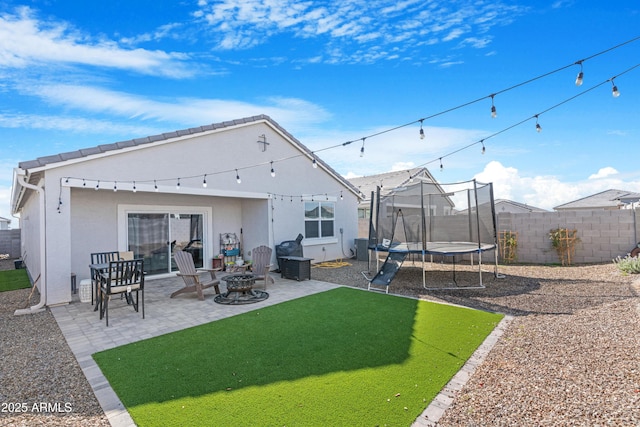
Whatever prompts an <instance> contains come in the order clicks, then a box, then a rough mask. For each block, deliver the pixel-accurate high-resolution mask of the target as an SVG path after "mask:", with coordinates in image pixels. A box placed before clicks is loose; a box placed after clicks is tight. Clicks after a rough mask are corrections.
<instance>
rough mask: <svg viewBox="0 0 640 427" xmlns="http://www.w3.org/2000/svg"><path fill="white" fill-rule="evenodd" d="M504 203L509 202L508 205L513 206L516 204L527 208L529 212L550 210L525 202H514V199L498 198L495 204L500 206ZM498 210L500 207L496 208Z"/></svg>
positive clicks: (521, 207)
mask: <svg viewBox="0 0 640 427" xmlns="http://www.w3.org/2000/svg"><path fill="white" fill-rule="evenodd" d="M502 203H504V204H507V205H512V206H515V207H517V208H520V209H525V210H528V211H529V212H548V211H547V210H545V209H541V208H536V207H535V206H530V205H527V204H525V203H520V202H514V201H513V200H508V199H496V200H495V201H494V205H495V206H498V205H500V204H502ZM496 210H498V209H496Z"/></svg>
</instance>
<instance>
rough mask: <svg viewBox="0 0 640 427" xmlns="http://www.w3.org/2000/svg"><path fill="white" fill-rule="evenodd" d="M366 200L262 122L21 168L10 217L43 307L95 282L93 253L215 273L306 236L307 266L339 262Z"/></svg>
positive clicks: (161, 270)
mask: <svg viewBox="0 0 640 427" xmlns="http://www.w3.org/2000/svg"><path fill="white" fill-rule="evenodd" d="M359 200H360V195H359V192H358V190H357V189H356V188H355V187H353V186H352V185H351V184H350V183H349V182H348V181H346V180H345V179H344V178H342V177H341V176H340V175H339V174H338V173H337V172H336V171H335V170H333V169H332V168H331V167H330V166H329V165H327V164H326V163H325V162H323V161H322V160H321V159H320V158H318V157H317V156H316V155H315V154H314V153H313V152H312V151H310V150H309V149H308V148H307V147H305V146H304V145H303V144H302V143H301V142H300V141H298V140H297V139H296V138H295V137H293V136H292V135H291V134H290V133H288V132H287V131H286V130H285V129H283V128H282V127H281V126H280V125H279V124H278V123H276V122H275V121H274V120H272V119H271V118H270V117H268V116H265V115H260V116H254V117H248V118H244V119H239V120H234V121H229V122H224V123H216V124H212V125H207V126H202V127H197V128H191V129H184V130H179V131H175V132H169V133H164V134H160V135H153V136H149V137H146V138H139V139H132V140H128V141H123V142H118V143H114V144H107V145H100V146H97V147H92V148H88V149H82V150H77V151H73V152H68V153H62V154H57V155H52V156H47V157H41V158H38V159H35V160H31V161H25V162H21V163H19V165H18V167H17V168H16V169H15V173H14V181H13V188H12V195H11V208H12V211H13V213H14V214H19V216H20V226H21V230H22V235H21V241H22V253H24V254H26V257H25V258H26V259H25V263H26V267H27V268H28V271H29V274H30V275H31V277H34V278H35V277H38V276H40V280H39V282H38V285H39V287H40V290H41V294H42V295H43V296H42V301H41V302H40V304H38V306H34V307H32V309H34V310H35V309H36V307H37V308H38V309H39V308H41V307H42V306H43V305H45V304H46V305H55V304H64V303H68V302H70V301H71V292H70V277H71V274H72V273H75V274H76V279H77V280H78V281H80V280H82V279H83V278H89V274H90V273H89V267H88V265H89V263H90V254H91V253H92V252H103V251H112V250H118V251H133V252H134V254H135V256H136V257H142V258H144V260H145V270H146V272H147V274H148V278H149V279H152V278H153V277H166V276H168V275H171V274H173V273H172V272H174V271H176V267H175V263H174V262H172V256H171V255H172V253H173V251H175V250H177V249H185V250H189V251H191V252H192V253H193V254H194V255H196V256H195V257H194V258H195V259H196V260H197V263H198V264H201V265H206V266H209V265H211V263H212V259H213V258H214V257H216V256H217V255H218V254H220V253H226V252H225V250H226V249H227V246H228V245H235V246H234V247H236V248H237V247H238V246H239V249H240V250H241V251H242V252H240V253H239V254H238V255H242V256H244V257H245V258H246V259H251V255H250V250H251V248H254V247H257V246H259V245H262V244H266V245H268V246H270V247H271V248H274V247H275V246H276V245H277V244H279V243H281V242H282V241H286V240H294V239H296V237H297V236H298V234H302V235H303V237H304V239H303V241H302V244H303V251H304V255H305V257H308V258H314V259H316V260H324V259H327V260H331V259H337V258H341V257H342V254H343V252H349V247H346V248H343V247H342V245H343V242H344V244H345V245H347V244H348V243H347V242H352V241H353V239H354V238H355V237H356V235H357V210H356V206H357V205H358V202H359ZM275 252H276V251H274V258H273V261H275ZM274 264H277V263H276V262H274Z"/></svg>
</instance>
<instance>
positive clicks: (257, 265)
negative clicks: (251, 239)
mask: <svg viewBox="0 0 640 427" xmlns="http://www.w3.org/2000/svg"><path fill="white" fill-rule="evenodd" d="M272 253H273V250H272V249H271V248H270V247H269V246H265V245H261V246H258V247H257V248H255V249H253V250H252V251H251V270H252V271H253V274H254V275H255V276H256V283H258V281H261V282H262V284H263V285H264V289H265V290H266V289H267V283H271V284H273V283H274V280H273V277H271V276H270V275H269V271H270V270H271V266H272V264H271V254H272Z"/></svg>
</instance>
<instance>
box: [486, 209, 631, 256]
mask: <svg viewBox="0 0 640 427" xmlns="http://www.w3.org/2000/svg"><path fill="white" fill-rule="evenodd" d="M497 219H498V221H497V224H498V232H500V231H512V232H517V233H518V251H517V254H518V259H517V261H518V262H523V263H534V264H552V263H558V262H559V258H558V254H557V253H556V251H555V249H554V248H553V246H552V245H551V240H550V239H549V232H550V231H551V230H552V229H556V228H568V229H570V230H573V229H575V230H577V232H578V237H579V238H580V241H579V242H578V243H577V245H576V251H575V255H574V257H573V258H572V264H573V263H575V264H583V263H601V262H611V260H612V259H614V258H616V257H617V256H625V255H626V254H627V253H629V252H630V251H631V249H633V247H634V246H635V245H636V243H638V239H640V209H635V210H630V209H626V210H589V211H564V212H563V211H560V212H532V213H499V214H498V218H497Z"/></svg>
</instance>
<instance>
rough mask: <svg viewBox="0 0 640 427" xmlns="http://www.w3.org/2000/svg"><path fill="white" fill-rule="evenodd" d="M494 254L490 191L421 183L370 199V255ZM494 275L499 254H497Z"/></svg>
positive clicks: (461, 184)
mask: <svg viewBox="0 0 640 427" xmlns="http://www.w3.org/2000/svg"><path fill="white" fill-rule="evenodd" d="M496 248H497V233H496V217H495V208H494V200H493V186H492V184H491V183H489V184H481V183H478V182H477V181H475V180H471V181H466V182H459V183H453V184H440V183H435V182H432V181H430V180H426V179H420V180H415V181H414V182H412V183H408V184H407V185H405V186H403V187H399V188H395V189H393V190H392V191H391V192H390V193H389V194H388V195H385V196H381V194H380V189H378V191H377V192H376V194H372V202H371V219H370V224H369V249H371V250H376V251H383V252H389V253H392V252H403V253H421V254H423V255H427V254H430V255H434V254H438V255H445V256H455V255H457V254H470V253H478V254H481V253H482V252H484V251H489V250H495V249H496ZM496 272H497V254H496Z"/></svg>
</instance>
